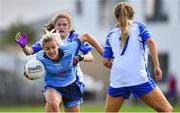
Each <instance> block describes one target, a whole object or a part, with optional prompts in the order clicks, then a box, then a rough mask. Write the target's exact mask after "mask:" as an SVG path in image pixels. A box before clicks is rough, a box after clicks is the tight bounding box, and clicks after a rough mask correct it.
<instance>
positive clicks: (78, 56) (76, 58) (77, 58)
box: [73, 55, 84, 66]
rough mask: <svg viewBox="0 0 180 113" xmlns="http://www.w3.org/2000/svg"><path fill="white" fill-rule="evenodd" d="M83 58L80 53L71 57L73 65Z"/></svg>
mask: <svg viewBox="0 0 180 113" xmlns="http://www.w3.org/2000/svg"><path fill="white" fill-rule="evenodd" d="M83 59H84V58H83V57H82V56H81V55H77V56H75V57H74V58H73V66H76V65H77V64H78V63H79V62H80V61H82V60H83Z"/></svg>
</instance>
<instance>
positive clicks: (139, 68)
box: [103, 22, 151, 88]
mask: <svg viewBox="0 0 180 113" xmlns="http://www.w3.org/2000/svg"><path fill="white" fill-rule="evenodd" d="M120 34H121V30H120V29H119V28H114V29H112V30H111V31H110V32H109V34H108V35H107V38H106V42H105V46H104V55H103V56H104V58H107V59H112V58H113V59H114V60H113V65H112V68H111V73H110V86H111V87H113V88H117V87H126V86H133V85H139V84H142V83H145V82H148V77H147V75H148V74H149V73H148V71H147V55H148V52H147V43H146V40H147V39H148V38H150V37H151V33H150V31H149V30H148V28H147V27H146V26H145V25H144V24H142V23H139V22H133V23H132V24H131V25H129V36H128V38H127V40H126V43H125V45H124V47H123V48H120V43H121V37H120Z"/></svg>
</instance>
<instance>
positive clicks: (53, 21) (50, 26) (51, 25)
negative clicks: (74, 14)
mask: <svg viewBox="0 0 180 113" xmlns="http://www.w3.org/2000/svg"><path fill="white" fill-rule="evenodd" d="M59 18H65V19H66V20H67V21H68V24H69V30H70V31H73V28H72V20H71V16H70V15H69V14H68V13H66V12H61V13H59V14H57V15H55V16H54V17H53V18H51V19H50V21H49V23H48V24H46V25H44V27H43V30H42V31H43V33H45V31H44V28H46V29H47V30H48V31H51V30H52V29H54V28H55V24H56V22H57V20H58V19H59Z"/></svg>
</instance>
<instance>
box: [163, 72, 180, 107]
mask: <svg viewBox="0 0 180 113" xmlns="http://www.w3.org/2000/svg"><path fill="white" fill-rule="evenodd" d="M167 87H168V91H167V93H166V97H167V99H168V100H169V102H170V103H172V104H176V103H177V101H178V100H177V81H176V77H175V76H174V75H173V74H172V73H170V74H169V76H168V79H167Z"/></svg>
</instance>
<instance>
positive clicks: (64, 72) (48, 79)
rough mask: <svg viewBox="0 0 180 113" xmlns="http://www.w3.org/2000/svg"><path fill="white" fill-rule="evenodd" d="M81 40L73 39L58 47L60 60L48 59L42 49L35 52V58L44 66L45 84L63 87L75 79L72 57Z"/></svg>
mask: <svg viewBox="0 0 180 113" xmlns="http://www.w3.org/2000/svg"><path fill="white" fill-rule="evenodd" d="M80 45H81V41H80V40H79V39H76V40H75V41H73V42H71V43H69V44H67V45H64V46H61V47H60V48H59V54H60V56H61V57H60V60H58V61H53V60H51V59H49V58H48V57H47V56H46V54H45V53H44V51H39V52H38V53H37V56H36V58H37V60H40V61H41V62H42V63H43V64H44V67H45V70H46V75H45V86H47V85H49V86H54V87H64V86H67V85H69V84H71V83H73V82H74V81H75V80H76V73H75V68H74V67H73V66H72V60H73V57H74V56H75V55H76V54H77V52H78V50H79V48H80Z"/></svg>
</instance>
